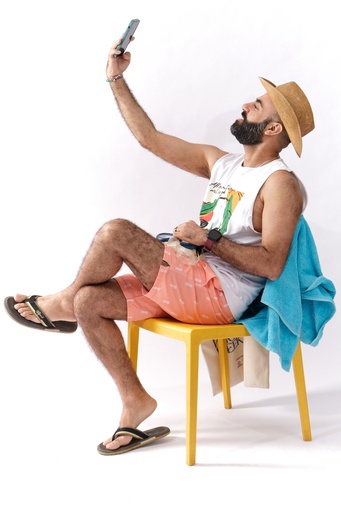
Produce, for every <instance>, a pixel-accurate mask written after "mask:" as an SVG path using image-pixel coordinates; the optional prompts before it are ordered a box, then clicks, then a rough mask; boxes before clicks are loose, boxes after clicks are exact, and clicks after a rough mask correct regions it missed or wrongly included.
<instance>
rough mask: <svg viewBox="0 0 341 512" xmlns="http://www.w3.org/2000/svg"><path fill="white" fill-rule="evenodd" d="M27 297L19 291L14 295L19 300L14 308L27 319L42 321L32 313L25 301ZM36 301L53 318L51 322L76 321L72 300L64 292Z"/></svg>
mask: <svg viewBox="0 0 341 512" xmlns="http://www.w3.org/2000/svg"><path fill="white" fill-rule="evenodd" d="M26 297H27V295H22V294H20V293H17V294H16V295H15V296H14V300H15V301H16V302H17V304H16V305H15V306H14V308H15V309H16V310H17V311H18V313H19V314H20V315H21V316H22V317H23V318H25V319H26V320H30V321H31V322H35V323H40V322H39V320H38V318H37V317H36V316H35V315H34V314H33V313H32V310H31V309H30V308H29V306H28V305H27V304H26V303H25V302H23V300H24V299H26ZM36 303H37V305H38V306H39V308H40V309H41V310H42V312H43V313H44V314H45V315H46V316H47V317H48V318H49V319H50V320H51V322H56V321H58V320H65V321H69V322H74V321H75V320H76V318H75V316H74V313H73V305H72V301H71V300H70V299H69V298H68V297H67V294H66V293H64V292H60V293H56V294H55V295H46V296H44V297H39V298H38V299H37V300H36Z"/></svg>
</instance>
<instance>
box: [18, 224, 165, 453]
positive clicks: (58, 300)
mask: <svg viewBox="0 0 341 512" xmlns="http://www.w3.org/2000/svg"><path fill="white" fill-rule="evenodd" d="M163 249H164V248H163V244H162V243H161V242H159V241H158V240H156V239H155V238H154V237H153V236H151V235H149V234H148V233H146V232H145V231H143V230H141V229H140V228H139V227H137V226H136V225H134V224H132V223H131V222H129V221H125V220H122V219H118V220H113V221H110V222H108V223H106V224H105V225H104V226H103V227H102V228H101V229H100V230H99V231H98V232H97V234H96V236H95V238H94V240H93V243H92V245H91V246H90V249H89V251H88V253H87V255H86V256H85V258H84V261H83V263H82V265H81V268H80V270H79V272H78V275H77V277H76V279H75V281H74V283H73V284H72V285H71V286H69V287H68V288H66V289H65V290H63V291H61V292H59V293H57V294H55V295H51V296H46V297H41V298H40V299H38V305H39V307H41V309H42V310H43V311H44V312H45V314H46V315H47V316H48V317H49V318H50V320H52V321H56V320H77V322H78V323H79V325H80V326H81V328H82V330H83V332H84V334H85V337H86V338H87V341H88V343H89V344H90V346H91V347H92V349H93V351H94V352H95V354H96V355H97V357H98V358H99V359H100V360H101V361H102V363H103V365H104V366H105V367H106V369H107V370H108V372H109V374H110V375H111V376H112V378H113V380H114V382H115V384H116V386H117V388H118V391H119V393H120V396H121V400H122V414H121V419H120V425H119V426H123V427H132V428H136V427H137V426H138V425H139V424H140V423H141V422H142V421H143V420H145V419H146V418H148V416H150V415H151V414H152V413H153V412H154V410H155V408H156V406H157V404H156V401H155V400H154V398H152V397H151V396H150V395H149V394H148V393H147V391H146V390H145V389H144V388H143V386H142V385H141V383H140V381H139V379H138V377H137V375H136V372H135V371H134V369H133V367H132V364H131V362H130V359H129V357H128V354H127V351H126V348H125V344H124V340H123V338H122V334H121V332H120V330H119V328H118V326H117V325H116V324H115V322H114V321H113V320H125V319H126V318H127V307H126V300H125V297H124V295H123V293H122V291H121V289H120V287H119V285H118V284H117V282H116V281H115V280H114V279H112V276H115V275H116V274H117V272H118V271H119V270H120V269H121V267H122V264H123V263H126V265H127V266H128V267H129V268H130V269H131V270H132V271H133V272H134V274H135V275H136V276H137V277H138V279H139V280H140V281H141V283H142V284H143V285H144V286H145V287H146V288H147V289H150V288H151V287H152V285H153V283H154V281H155V279H156V276H157V274H158V271H159V267H160V265H162V264H166V263H165V262H163V260H162V257H163ZM21 297H22V298H24V297H25V296H22V295H17V296H16V300H17V301H20V298H21ZM21 300H22V299H21ZM17 309H18V311H19V312H20V313H21V314H22V315H23V316H25V317H26V318H27V319H31V317H30V313H29V312H28V311H27V306H25V304H18V305H17ZM130 440H131V437H130V436H121V437H119V439H117V440H115V441H111V439H109V440H108V441H106V442H105V444H106V446H107V447H108V449H112V450H114V449H116V448H118V447H119V446H121V445H124V444H128V443H129V442H130Z"/></svg>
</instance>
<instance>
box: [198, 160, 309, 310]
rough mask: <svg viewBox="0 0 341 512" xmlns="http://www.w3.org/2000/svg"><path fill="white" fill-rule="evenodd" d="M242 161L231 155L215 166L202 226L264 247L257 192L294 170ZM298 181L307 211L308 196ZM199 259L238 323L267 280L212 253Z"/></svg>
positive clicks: (279, 163)
mask: <svg viewBox="0 0 341 512" xmlns="http://www.w3.org/2000/svg"><path fill="white" fill-rule="evenodd" d="M243 160H244V155H234V154H228V155H225V156H223V157H221V158H220V159H219V160H217V162H216V163H215V164H214V166H213V168H212V173H211V177H210V181H209V184H208V187H207V190H206V194H205V196H204V200H203V204H202V207H201V211H200V225H201V227H204V228H207V229H209V230H210V229H214V228H217V229H219V231H220V232H221V233H222V234H223V236H225V237H226V238H228V239H229V240H232V241H233V242H236V243H239V244H248V245H261V242H262V234H261V233H259V232H258V231H256V230H255V229H254V227H253V222H252V214H253V206H254V203H255V200H256V197H257V195H258V192H259V190H260V189H261V187H262V186H263V184H264V182H265V181H266V180H267V178H268V177H269V176H271V174H273V173H274V172H276V171H279V170H281V171H283V170H285V171H288V172H292V171H291V170H290V169H289V167H288V166H287V165H286V164H285V163H284V161H283V160H282V159H280V158H279V159H277V160H273V161H272V162H270V163H268V164H265V165H262V166H260V167H244V166H243V165H242V163H243ZM295 176H296V175H295ZM296 178H297V176H296ZM297 180H298V183H299V185H300V188H301V191H302V195H303V209H304V208H305V207H306V204H307V193H306V190H305V188H304V186H303V184H302V182H301V181H300V180H299V179H298V178H297ZM200 258H201V259H203V260H205V261H206V262H207V263H208V264H209V265H210V267H211V268H212V270H213V271H214V273H215V274H216V275H217V276H218V278H219V280H220V283H221V286H222V288H223V291H224V293H225V297H226V300H227V302H228V304H229V307H230V309H231V312H232V314H233V316H234V318H235V319H236V320H238V319H239V318H240V316H241V315H242V314H243V313H244V311H245V310H246V309H247V307H248V306H249V305H250V304H251V302H252V301H253V300H254V299H255V298H256V297H257V295H258V294H259V292H260V290H261V289H262V288H263V287H264V285H265V281H266V278H263V277H259V276H254V275H251V274H247V273H245V272H242V271H241V270H238V269H236V268H235V267H233V266H232V265H230V264H229V263H227V262H226V261H224V260H222V259H221V258H220V257H219V256H217V255H215V254H213V253H210V252H205V253H203V254H202V255H201V256H200Z"/></svg>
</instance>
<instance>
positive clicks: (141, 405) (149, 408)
mask: <svg viewBox="0 0 341 512" xmlns="http://www.w3.org/2000/svg"><path fill="white" fill-rule="evenodd" d="M136 403H138V409H137V408H136V407H135V408H133V409H129V408H126V409H125V410H124V411H123V413H122V416H121V421H120V427H130V428H137V427H138V426H139V425H140V423H142V421H144V420H145V419H147V418H148V417H149V416H150V415H151V414H153V412H154V411H155V409H156V407H157V402H156V400H154V398H152V397H151V396H150V395H148V394H146V396H145V397H144V399H143V401H141V400H139V401H137V402H136ZM131 440H132V437H131V436H119V437H118V438H117V439H114V441H112V438H110V439H107V440H106V441H104V443H103V445H104V446H105V447H106V448H107V449H108V450H117V448H119V447H120V446H126V445H127V444H129V443H130V441H131Z"/></svg>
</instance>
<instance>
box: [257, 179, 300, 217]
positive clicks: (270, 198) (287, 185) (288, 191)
mask: <svg viewBox="0 0 341 512" xmlns="http://www.w3.org/2000/svg"><path fill="white" fill-rule="evenodd" d="M260 198H261V200H262V201H263V203H265V202H267V203H269V202H280V203H282V202H283V203H286V204H287V206H289V205H290V206H291V207H295V208H296V207H297V208H298V209H299V211H302V210H303V208H304V204H305V196H304V194H303V191H302V187H301V185H300V183H299V180H298V179H297V177H296V176H295V174H294V173H293V172H291V171H286V170H278V171H275V172H274V173H273V174H271V175H270V176H269V177H268V178H267V180H266V181H265V183H264V185H263V187H262V188H261V190H260Z"/></svg>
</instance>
